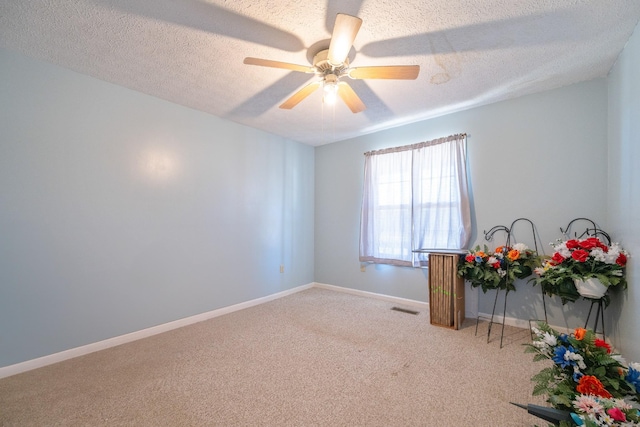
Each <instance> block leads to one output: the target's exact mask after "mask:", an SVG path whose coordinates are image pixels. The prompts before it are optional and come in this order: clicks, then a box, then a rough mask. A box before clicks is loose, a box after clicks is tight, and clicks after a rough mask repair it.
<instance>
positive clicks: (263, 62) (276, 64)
mask: <svg viewBox="0 0 640 427" xmlns="http://www.w3.org/2000/svg"><path fill="white" fill-rule="evenodd" d="M243 62H244V63H245V64H248V65H260V66H262V67H271V68H282V69H285V70H291V71H300V72H301V73H315V72H316V69H315V68H313V67H307V66H305V65H298V64H290V63H288V62H280V61H272V60H270V59H260V58H252V57H246V58H244V61H243Z"/></svg>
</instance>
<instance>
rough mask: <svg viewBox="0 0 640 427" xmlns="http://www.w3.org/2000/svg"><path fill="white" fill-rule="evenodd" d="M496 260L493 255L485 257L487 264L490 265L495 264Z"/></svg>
mask: <svg viewBox="0 0 640 427" xmlns="http://www.w3.org/2000/svg"><path fill="white" fill-rule="evenodd" d="M496 262H498V258H496V257H494V256H490V257H489V258H488V259H487V264H489V265H491V264H495V263H496Z"/></svg>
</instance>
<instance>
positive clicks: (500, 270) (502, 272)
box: [498, 268, 507, 277]
mask: <svg viewBox="0 0 640 427" xmlns="http://www.w3.org/2000/svg"><path fill="white" fill-rule="evenodd" d="M506 275H507V272H506V271H504V270H503V269H501V268H499V269H498V276H500V277H504V276H506Z"/></svg>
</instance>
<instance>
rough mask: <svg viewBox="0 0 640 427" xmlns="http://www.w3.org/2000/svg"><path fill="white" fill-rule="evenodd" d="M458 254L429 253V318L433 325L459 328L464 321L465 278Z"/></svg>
mask: <svg viewBox="0 0 640 427" xmlns="http://www.w3.org/2000/svg"><path fill="white" fill-rule="evenodd" d="M458 258H459V255H458V254H447V253H430V254H429V318H430V321H431V324H432V325H437V326H444V327H447V328H451V329H459V328H460V325H461V324H462V322H463V321H464V279H463V278H462V277H458V274H457V273H458Z"/></svg>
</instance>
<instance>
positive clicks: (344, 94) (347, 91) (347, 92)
mask: <svg viewBox="0 0 640 427" xmlns="http://www.w3.org/2000/svg"><path fill="white" fill-rule="evenodd" d="M338 95H339V96H340V98H342V100H343V101H344V103H345V104H347V107H349V109H350V110H351V111H352V112H354V113H359V112H360V111H364V110H365V109H366V108H367V107H366V106H365V105H364V103H363V102H362V100H360V98H359V97H358V95H357V94H356V93H355V91H354V90H353V89H352V88H351V86H349V84H348V83H346V82H339V83H338Z"/></svg>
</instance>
